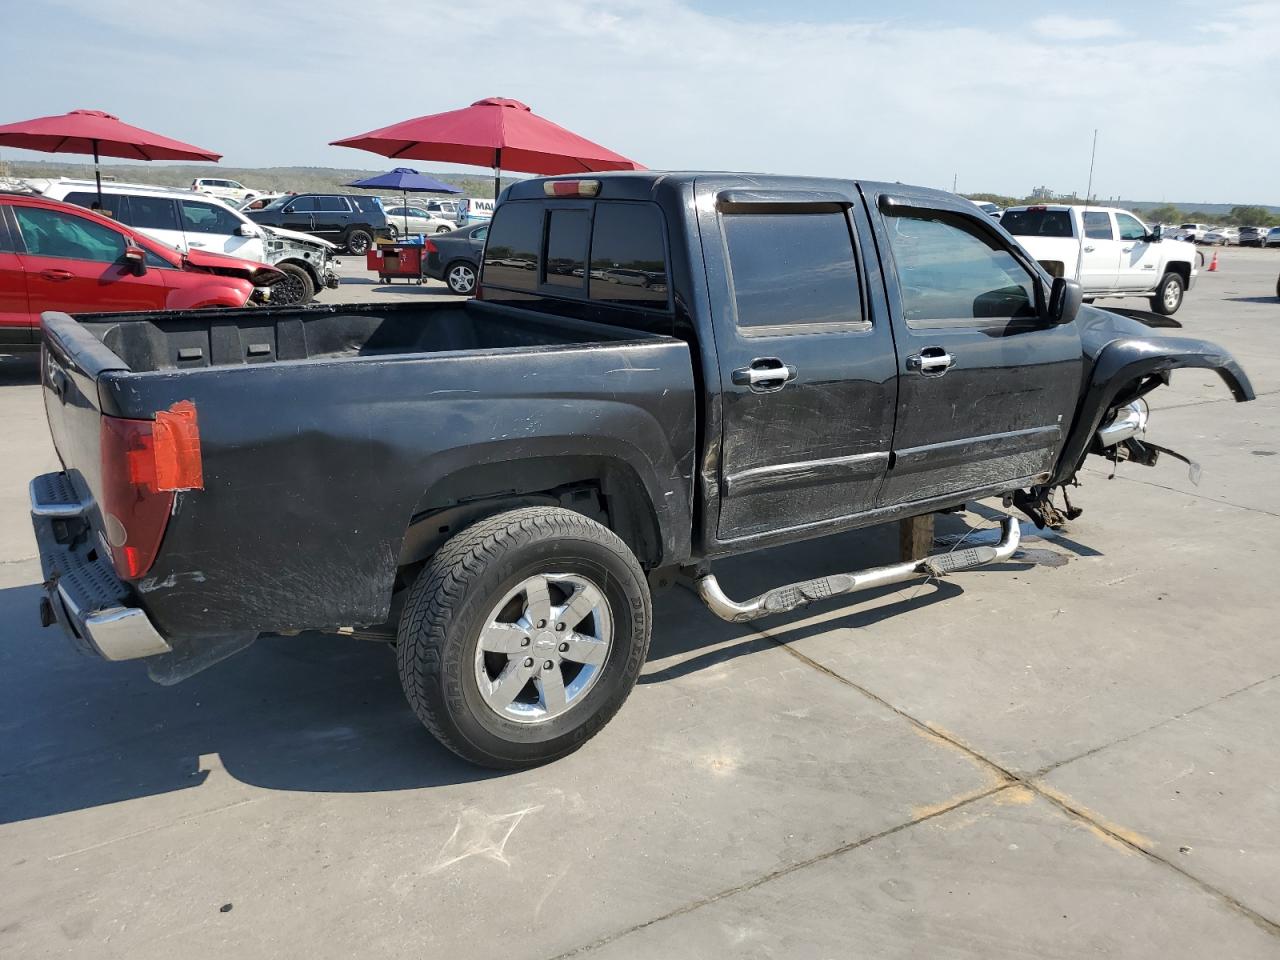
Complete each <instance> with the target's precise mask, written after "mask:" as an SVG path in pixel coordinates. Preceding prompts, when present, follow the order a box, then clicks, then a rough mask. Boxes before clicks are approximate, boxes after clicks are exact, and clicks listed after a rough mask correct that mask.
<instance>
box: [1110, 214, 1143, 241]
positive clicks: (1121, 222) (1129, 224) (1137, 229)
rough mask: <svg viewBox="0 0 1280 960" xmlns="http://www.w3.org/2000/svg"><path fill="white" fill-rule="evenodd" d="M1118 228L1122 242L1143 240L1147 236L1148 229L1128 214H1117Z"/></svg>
mask: <svg viewBox="0 0 1280 960" xmlns="http://www.w3.org/2000/svg"><path fill="white" fill-rule="evenodd" d="M1116 226H1117V227H1119V228H1120V239H1121V240H1141V239H1143V238H1144V237H1146V235H1147V228H1146V227H1144V226H1143V225H1142V224H1141V223H1140V222H1139V221H1138V220H1136V219H1135V218H1133V217H1131V216H1129V214H1127V213H1117V214H1116Z"/></svg>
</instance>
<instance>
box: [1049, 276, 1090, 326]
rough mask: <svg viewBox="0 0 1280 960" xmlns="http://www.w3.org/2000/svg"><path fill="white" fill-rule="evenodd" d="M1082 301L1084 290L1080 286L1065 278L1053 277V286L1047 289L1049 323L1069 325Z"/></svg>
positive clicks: (1078, 310)
mask: <svg viewBox="0 0 1280 960" xmlns="http://www.w3.org/2000/svg"><path fill="white" fill-rule="evenodd" d="M1083 301H1084V290H1083V289H1082V288H1081V286H1080V284H1078V283H1076V282H1075V281H1074V280H1068V279H1067V278H1066V277H1054V278H1053V286H1052V287H1051V288H1050V289H1049V322H1050V323H1052V324H1055V325H1057V324H1062V323H1070V322H1071V321H1072V320H1074V319H1075V318H1076V314H1077V313H1079V312H1080V304H1081V303H1082V302H1083Z"/></svg>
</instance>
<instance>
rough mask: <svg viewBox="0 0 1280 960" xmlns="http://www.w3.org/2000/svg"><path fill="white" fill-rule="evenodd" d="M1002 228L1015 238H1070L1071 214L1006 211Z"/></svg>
mask: <svg viewBox="0 0 1280 960" xmlns="http://www.w3.org/2000/svg"><path fill="white" fill-rule="evenodd" d="M1000 226H1002V227H1004V228H1005V229H1006V230H1008V231H1009V232H1010V233H1012V234H1013V235H1014V236H1015V237H1069V236H1071V214H1070V213H1068V212H1067V211H1066V210H1006V211H1005V212H1004V216H1003V217H1001V218H1000Z"/></svg>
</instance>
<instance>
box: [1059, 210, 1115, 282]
mask: <svg viewBox="0 0 1280 960" xmlns="http://www.w3.org/2000/svg"><path fill="white" fill-rule="evenodd" d="M1082 218H1083V220H1084V224H1083V226H1084V248H1083V249H1082V250H1081V251H1080V286H1082V287H1084V288H1085V290H1088V291H1095V290H1096V291H1098V292H1100V293H1101V292H1106V291H1110V290H1114V289H1115V288H1116V284H1117V283H1118V281H1119V275H1120V244H1119V243H1118V242H1117V241H1116V235H1115V227H1114V226H1113V225H1112V223H1111V214H1110V213H1108V212H1107V211H1106V210H1086V211H1085V212H1084V213H1083V214H1082ZM1068 276H1070V274H1069V273H1068Z"/></svg>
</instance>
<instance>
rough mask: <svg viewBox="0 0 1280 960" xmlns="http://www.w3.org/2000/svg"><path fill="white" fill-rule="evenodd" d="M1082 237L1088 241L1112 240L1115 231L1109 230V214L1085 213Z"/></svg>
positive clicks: (1095, 211)
mask: <svg viewBox="0 0 1280 960" xmlns="http://www.w3.org/2000/svg"><path fill="white" fill-rule="evenodd" d="M1084 235H1085V236H1086V237H1088V238H1089V239H1090V240H1114V239H1115V231H1113V230H1112V229H1111V214H1109V213H1103V212H1101V211H1099V210H1094V211H1092V212H1086V213H1085V215H1084Z"/></svg>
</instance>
